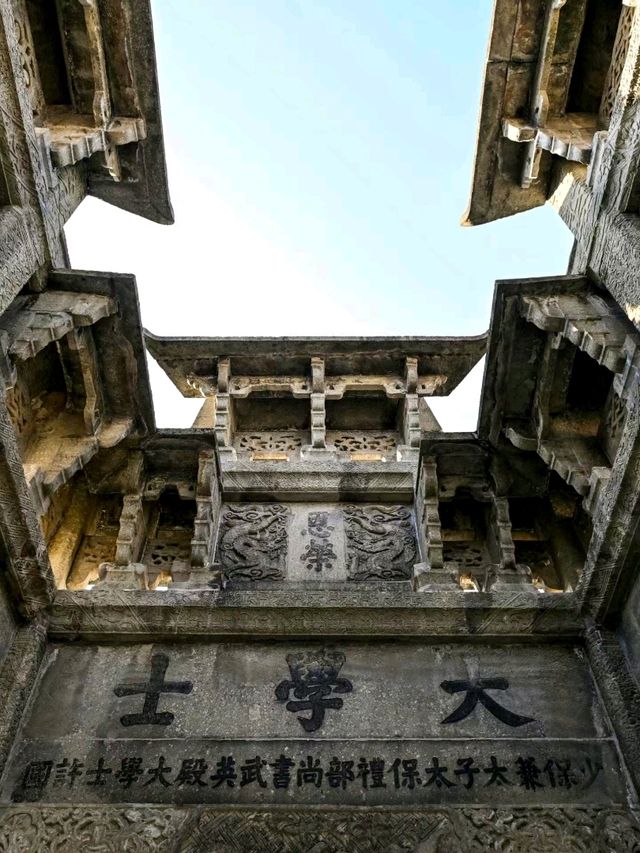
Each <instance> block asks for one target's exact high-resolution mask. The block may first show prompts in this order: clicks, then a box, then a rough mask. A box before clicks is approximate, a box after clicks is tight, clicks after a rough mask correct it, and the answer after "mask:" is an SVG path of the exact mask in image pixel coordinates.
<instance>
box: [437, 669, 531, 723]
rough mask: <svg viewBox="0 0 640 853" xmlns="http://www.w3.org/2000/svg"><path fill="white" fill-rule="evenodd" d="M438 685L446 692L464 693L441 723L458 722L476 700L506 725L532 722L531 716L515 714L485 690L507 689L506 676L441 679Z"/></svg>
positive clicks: (470, 709) (472, 706)
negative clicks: (461, 699) (463, 679)
mask: <svg viewBox="0 0 640 853" xmlns="http://www.w3.org/2000/svg"><path fill="white" fill-rule="evenodd" d="M440 687H441V688H442V689H443V690H444V691H446V692H447V693H451V694H452V695H453V694H454V693H466V696H465V697H464V700H463V701H462V703H461V704H460V705H459V706H458V707H457V708H456V709H455V711H453V713H451V714H449V716H448V717H447V718H446V719H444V720H442V723H441V725H445V724H447V723H459V722H460V720H464V719H465V718H466V717H468V716H469V714H470V713H471V712H472V711H473V710H474V708H475V707H476V705H477V704H478V702H480V703H481V704H482V705H484V707H485V708H486V709H487V711H490V712H491V713H492V714H493V716H494V717H497V719H498V720H500V722H502V723H505V724H506V725H507V726H514V727H515V726H524V725H525V723H534V722H535V719H534V718H533V717H524V716H522V715H520V714H515V713H514V712H513V711H509V709H508V708H503V706H502V705H499V704H498V703H497V702H496V700H495V699H492V698H491V696H489V695H488V694H487V693H486V692H485V691H487V690H508V689H509V682H508V681H507V679H506V678H479V679H478V680H477V681H443V682H442V684H441V685H440Z"/></svg>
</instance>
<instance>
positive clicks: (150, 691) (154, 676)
mask: <svg viewBox="0 0 640 853" xmlns="http://www.w3.org/2000/svg"><path fill="white" fill-rule="evenodd" d="M168 666H169V658H168V657H167V656H166V655H162V654H158V655H153V657H152V658H151V675H150V677H149V681H147V682H138V683H135V684H118V685H117V687H114V690H113V692H114V693H115V694H116V696H137V695H138V694H140V693H144V706H143V708H142V713H141V714H125V715H124V716H123V717H120V722H121V723H122V725H123V726H142V725H150V726H168V725H169V724H170V723H172V722H173V720H174V715H173V714H172V713H171V712H170V711H162V712H160V713H158V702H159V701H160V695H161V694H162V693H191V691H192V690H193V684H192V683H191V682H190V681H165V680H164V676H165V673H166V671H167V667H168Z"/></svg>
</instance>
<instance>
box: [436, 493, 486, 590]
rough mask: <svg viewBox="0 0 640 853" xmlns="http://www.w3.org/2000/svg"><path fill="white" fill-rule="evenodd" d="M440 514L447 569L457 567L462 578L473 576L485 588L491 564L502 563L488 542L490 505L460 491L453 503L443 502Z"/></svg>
mask: <svg viewBox="0 0 640 853" xmlns="http://www.w3.org/2000/svg"><path fill="white" fill-rule="evenodd" d="M438 512H439V514H440V524H441V528H442V543H443V559H444V562H445V565H446V563H447V562H449V563H454V564H455V567H456V569H457V570H458V571H459V573H460V575H471V576H472V577H473V578H474V579H475V580H477V581H478V583H479V585H480V586H483V585H484V581H485V576H486V574H487V572H488V570H489V569H490V567H491V564H492V563H498V562H499V559H498V558H497V555H496V556H495V557H494V556H493V555H492V554H491V553H490V547H489V542H488V530H489V512H490V504H488V503H486V504H485V503H481V502H480V501H477V500H475V499H474V498H473V497H472V496H471V494H470V493H469V492H468V491H467V490H466V489H464V488H459V489H457V490H456V493H455V496H454V497H453V499H452V500H448V501H441V502H440V504H439V507H438ZM492 557H493V558H492Z"/></svg>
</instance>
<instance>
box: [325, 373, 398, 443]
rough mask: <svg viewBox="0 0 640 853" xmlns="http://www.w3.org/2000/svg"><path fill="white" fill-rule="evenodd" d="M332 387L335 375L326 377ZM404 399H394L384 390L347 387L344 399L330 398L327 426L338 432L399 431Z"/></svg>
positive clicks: (328, 384)
mask: <svg viewBox="0 0 640 853" xmlns="http://www.w3.org/2000/svg"><path fill="white" fill-rule="evenodd" d="M326 384H327V388H331V377H330V376H329V377H327V379H326ZM401 403H402V401H401V400H399V399H390V398H389V397H387V396H386V394H385V393H384V392H366V391H347V392H346V393H345V395H344V396H343V397H342V399H340V400H330V399H329V400H327V402H326V424H327V429H328V430H331V431H334V432H346V431H358V432H367V433H368V432H369V431H373V430H375V431H377V432H380V433H388V432H394V433H395V432H398V431H399V428H400V421H401V417H402V405H401Z"/></svg>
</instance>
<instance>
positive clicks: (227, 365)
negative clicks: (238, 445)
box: [213, 358, 233, 455]
mask: <svg viewBox="0 0 640 853" xmlns="http://www.w3.org/2000/svg"><path fill="white" fill-rule="evenodd" d="M230 378H231V361H230V360H229V359H228V358H221V359H219V360H218V388H217V392H216V409H215V416H214V422H213V428H214V431H215V435H216V439H217V442H218V447H219V448H220V451H221V452H223V453H225V454H226V455H233V413H232V411H231V395H230V393H229V380H230Z"/></svg>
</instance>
